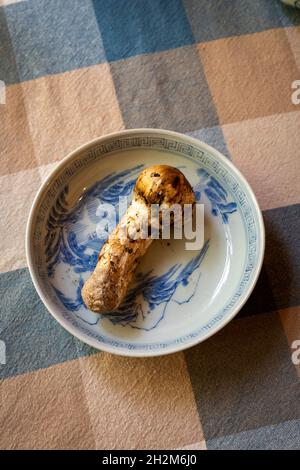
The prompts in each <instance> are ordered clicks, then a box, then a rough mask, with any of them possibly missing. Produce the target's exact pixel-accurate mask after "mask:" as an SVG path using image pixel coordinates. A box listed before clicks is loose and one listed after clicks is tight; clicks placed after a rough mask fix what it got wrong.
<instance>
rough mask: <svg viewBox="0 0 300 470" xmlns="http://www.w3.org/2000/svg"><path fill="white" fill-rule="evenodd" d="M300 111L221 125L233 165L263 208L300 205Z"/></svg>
mask: <svg viewBox="0 0 300 470" xmlns="http://www.w3.org/2000/svg"><path fill="white" fill-rule="evenodd" d="M299 129H300V110H299V111H296V112H291V113H286V114H277V115H274V116H268V117H264V118H259V119H253V120H250V121H243V122H239V123H236V124H226V125H224V126H222V130H223V133H224V137H225V140H226V143H227V146H228V148H229V151H230V153H231V155H232V159H233V162H234V163H235V164H236V165H237V167H238V168H239V169H240V170H241V171H242V173H243V174H244V176H245V177H246V178H247V180H248V181H249V183H250V185H251V186H252V188H253V190H254V192H255V194H256V196H257V198H258V202H259V204H260V206H261V208H262V209H271V208H274V207H280V206H287V205H289V204H296V203H299V202H300V185H299V175H300V158H295V155H297V154H299V142H298V140H297V139H295V135H297V134H299Z"/></svg>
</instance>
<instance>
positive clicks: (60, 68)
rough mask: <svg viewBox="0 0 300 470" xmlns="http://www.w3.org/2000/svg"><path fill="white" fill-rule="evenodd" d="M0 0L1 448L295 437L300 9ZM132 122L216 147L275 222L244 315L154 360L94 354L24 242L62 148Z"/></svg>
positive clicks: (259, 441) (263, 3) (289, 443)
mask: <svg viewBox="0 0 300 470" xmlns="http://www.w3.org/2000/svg"><path fill="white" fill-rule="evenodd" d="M0 5H1V6H0V54H1V59H0V80H2V81H3V82H4V83H5V86H6V88H5V91H6V93H5V95H6V96H5V98H6V102H5V104H0V158H1V165H0V211H1V212H0V227H1V228H0V247H1V256H0V312H1V313H0V352H1V348H2V356H1V355H0V362H6V364H0V448H10V449H11V448H17V449H19V448H59V449H61V448H75V449H77V448H87V449H94V448H97V449H126V448H127V449H157V448H158V449H159V448H160V449H206V448H207V449H228V448H231V449H269V448H272V449H278V448H285V449H288V448H293V449H295V448H298V449H299V448H300V385H299V376H300V365H297V364H296V363H294V362H297V361H295V360H294V362H293V361H292V352H293V349H292V346H293V345H295V344H296V343H294V341H295V340H300V307H299V305H300V241H299V233H300V204H299V203H300V183H299V181H300V105H298V106H297V105H296V104H293V102H292V99H291V95H292V92H293V90H292V83H293V82H294V81H295V80H300V26H299V25H300V12H299V11H297V10H294V9H293V8H289V7H286V6H284V5H282V4H281V3H280V2H279V1H277V0H244V1H242V0H223V1H222V0H210V1H208V0H182V1H180V0H94V1H92V0H51V1H46V0H28V1H12V0H8V1H4V0H0ZM2 88H3V86H2ZM1 96H2V102H3V101H4V95H3V89H2V95H1ZM134 127H160V128H165V129H171V130H176V131H179V132H183V133H186V134H190V135H192V136H194V137H196V138H199V139H201V140H203V141H205V142H207V143H209V144H211V145H213V146H215V147H216V148H217V149H219V150H221V151H222V152H223V153H225V154H226V155H227V156H228V158H231V159H232V161H233V162H234V164H235V165H236V166H237V167H238V168H239V169H240V170H241V171H242V172H243V173H244V175H245V176H246V178H247V179H248V181H249V182H250V184H251V185H252V187H253V189H254V191H255V193H256V195H257V198H258V201H259V203H260V205H261V208H262V210H263V215H264V220H265V225H266V255H265V262H264V266H263V269H262V273H261V276H260V279H259V282H258V284H257V287H256V288H255V291H254V293H253V295H252V296H251V298H250V300H249V301H248V303H247V305H246V306H245V307H244V308H243V310H242V311H241V312H240V314H239V315H238V316H237V317H236V319H235V320H234V321H232V322H231V323H230V324H229V325H228V326H226V327H225V328H224V329H223V330H222V331H221V332H219V333H218V334H217V335H216V336H214V337H213V338H211V339H209V340H208V341H206V342H204V343H202V344H200V345H198V346H196V347H194V348H192V349H190V350H187V351H186V352H184V353H183V352H181V353H178V354H174V355H170V356H165V357H162V358H153V359H151V358H150V359H130V358H128V359H127V358H122V357H117V356H113V355H110V354H106V353H102V352H98V351H96V350H93V349H92V348H89V347H87V346H85V345H83V344H82V343H81V342H80V341H77V340H76V339H75V338H73V337H72V336H71V335H70V334H68V333H67V332H66V331H65V330H63V329H62V328H61V327H60V326H59V325H58V323H57V322H56V321H55V320H54V319H53V318H52V317H51V315H50V314H49V313H48V312H47V311H46V309H45V307H44V306H43V304H42V303H41V301H40V300H39V298H38V295H37V293H36V292H35V289H34V287H33V285H32V282H31V280H30V276H29V272H28V269H27V267H26V260H25V251H24V234H25V226H26V221H27V217H28V212H29V208H30V206H31V203H32V200H33V197H34V195H35V193H36V191H37V189H38V187H39V186H40V184H41V181H42V180H43V179H44V178H45V176H46V175H47V174H48V173H49V171H51V170H52V168H53V167H54V166H55V164H56V162H57V161H59V160H60V159H62V158H63V157H64V156H65V155H66V154H67V153H68V152H70V151H71V150H74V149H75V148H76V147H77V146H79V145H81V144H83V143H85V142H87V141H89V140H90V139H93V138H95V137H98V136H101V135H104V134H106V133H109V132H112V131H117V130H120V129H124V128H134ZM4 345H6V361H4V360H3V349H4ZM295 356H297V355H294V359H295ZM1 357H2V359H1ZM298 357H299V359H300V354H299V356H298ZM296 359H297V357H296Z"/></svg>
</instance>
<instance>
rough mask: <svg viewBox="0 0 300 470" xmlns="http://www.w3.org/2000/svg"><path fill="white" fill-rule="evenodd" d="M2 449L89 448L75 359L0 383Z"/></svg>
mask: <svg viewBox="0 0 300 470" xmlns="http://www.w3.org/2000/svg"><path fill="white" fill-rule="evenodd" d="M0 401H1V404H2V405H3V406H1V415H0V428H1V433H0V448H1V449H92V448H94V437H93V433H92V430H91V427H90V418H89V413H88V409H87V406H86V401H85V396H84V389H83V386H82V381H81V376H80V368H79V364H78V361H70V362H65V363H64V364H60V365H57V366H52V367H49V368H48V369H42V370H38V371H35V372H31V373H28V374H24V375H20V376H17V377H13V378H9V379H6V380H3V381H1V382H0Z"/></svg>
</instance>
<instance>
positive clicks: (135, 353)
mask: <svg viewBox="0 0 300 470" xmlns="http://www.w3.org/2000/svg"><path fill="white" fill-rule="evenodd" d="M145 133H148V134H150V135H151V134H162V135H163V136H166V137H167V136H169V137H174V138H178V139H181V140H184V141H186V142H187V143H190V144H191V145H195V146H196V147H198V146H199V145H200V146H201V147H202V148H203V149H204V150H206V151H207V152H209V153H211V154H212V155H213V156H214V157H216V158H217V159H220V160H221V161H222V162H224V163H225V165H226V166H227V167H229V169H230V170H231V171H232V172H233V173H234V174H235V175H236V176H237V177H238V178H239V180H240V181H241V183H242V184H243V186H244V187H245V188H246V190H247V192H248V194H249V197H250V199H251V201H252V203H253V207H254V210H255V214H256V217H257V221H258V233H259V237H260V240H259V242H260V243H259V255H258V258H257V262H256V266H255V270H254V275H253V278H252V280H251V282H250V283H249V285H248V287H247V290H246V293H245V295H244V297H243V299H242V300H241V301H240V302H237V304H236V305H235V306H234V308H233V309H232V311H231V313H230V315H228V316H225V317H224V319H222V320H221V321H220V322H219V323H217V324H216V326H213V327H212V328H211V329H210V330H209V331H208V332H207V333H205V334H203V335H202V336H199V337H196V338H194V339H192V340H189V341H187V342H186V343H178V344H176V345H174V346H171V347H168V348H166V349H153V350H146V351H144V350H135V349H126V350H125V349H121V348H120V349H117V348H114V347H113V346H110V345H109V344H104V343H103V344H100V343H99V341H98V340H96V339H94V338H91V337H89V336H87V335H85V334H84V333H82V332H80V331H79V330H78V329H77V327H76V326H74V325H72V324H71V323H69V322H68V320H66V319H65V318H63V317H61V316H60V315H58V314H57V313H56V311H55V308H54V306H53V305H51V304H50V302H49V301H48V299H47V296H46V295H44V293H43V291H42V289H41V287H40V280H39V277H38V274H37V272H36V266H35V263H34V261H33V259H34V258H33V254H32V250H31V234H32V232H33V227H34V225H33V223H34V218H35V217H34V216H35V213H36V211H37V208H38V204H39V201H40V199H41V198H42V196H43V194H44V192H45V191H46V189H47V188H48V187H49V185H50V184H51V181H52V180H53V179H54V178H55V177H56V176H57V174H58V173H59V172H60V170H61V169H62V168H63V167H65V166H66V164H67V163H69V162H71V161H72V159H75V158H76V157H77V156H78V154H79V153H81V152H83V151H85V150H87V149H88V148H90V147H93V146H95V145H98V144H101V143H103V142H105V141H106V140H108V139H114V138H119V137H124V136H131V135H133V134H135V135H136V134H145ZM25 253H26V261H27V266H28V269H29V273H30V276H31V279H32V282H33V285H34V287H35V289H36V291H37V293H38V295H39V297H40V299H41V300H42V302H43V304H44V305H45V307H46V309H47V310H48V312H49V313H50V314H51V315H52V316H53V317H54V319H55V320H56V321H57V322H58V323H59V324H60V325H61V326H62V327H63V328H65V329H66V330H67V331H68V332H69V333H70V334H72V335H73V336H75V337H76V338H78V339H79V340H81V341H83V342H84V343H86V344H88V345H89V346H92V347H93V348H95V349H97V350H99V351H103V352H109V353H112V354H116V355H119V356H126V357H128V356H129V357H153V356H164V355H167V354H174V353H176V352H179V351H183V350H185V349H188V348H191V347H193V346H195V345H196V344H200V343H202V342H203V341H205V340H207V339H208V338H210V337H211V336H213V335H215V334H216V333H217V332H218V331H220V330H221V329H222V328H224V326H226V325H227V324H228V323H229V322H230V321H231V320H232V319H233V318H234V317H235V316H236V315H237V314H238V312H239V311H240V310H241V308H242V307H243V306H244V305H245V303H246V302H247V300H248V299H249V297H250V295H251V293H252V291H253V289H254V287H255V285H256V282H257V280H258V278H259V275H260V272H261V268H262V264H263V259H264V253H265V226H264V221H263V216H262V212H261V209H260V207H259V204H258V202H257V199H256V196H255V194H254V192H253V190H252V188H251V186H250V185H249V183H248V181H247V180H246V178H245V177H244V176H243V174H242V173H241V172H240V170H239V169H238V168H237V167H236V166H235V165H234V164H233V163H232V161H231V160H229V159H228V158H227V157H225V156H224V155H223V154H222V153H221V152H219V151H218V150H217V149H215V148H214V147H212V146H210V145H208V144H206V143H205V142H203V141H201V140H199V139H196V138H194V137H191V136H189V135H185V134H182V133H180V132H175V131H169V130H166V129H156V128H137V129H125V130H121V131H116V132H112V133H109V134H105V135H104V136H101V137H97V138H95V139H92V140H90V141H89V142H87V143H85V144H83V145H81V146H79V147H77V148H76V149H74V150H72V151H71V152H69V153H68V154H67V155H66V156H65V157H64V158H63V159H62V160H61V161H59V162H57V165H55V168H53V169H52V171H51V172H50V174H49V175H48V176H47V177H46V179H45V180H44V181H43V182H42V183H41V186H40V188H39V189H38V191H37V193H36V195H35V197H34V200H33V202H32V205H31V208H30V212H29V216H28V220H27V225H26V234H25Z"/></svg>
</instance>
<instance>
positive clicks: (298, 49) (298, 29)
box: [285, 26, 300, 80]
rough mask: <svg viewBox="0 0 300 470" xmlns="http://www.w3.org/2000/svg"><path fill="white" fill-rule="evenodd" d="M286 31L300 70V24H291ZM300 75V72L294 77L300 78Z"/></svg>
mask: <svg viewBox="0 0 300 470" xmlns="http://www.w3.org/2000/svg"><path fill="white" fill-rule="evenodd" d="M285 32H286V34H287V37H288V40H289V43H290V45H291V48H292V51H293V54H294V57H295V61H296V63H297V66H298V70H299V72H300V26H291V27H289V28H285ZM299 77H300V73H299V74H298V76H297V77H295V78H294V79H295V80H297V79H298V80H299Z"/></svg>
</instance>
